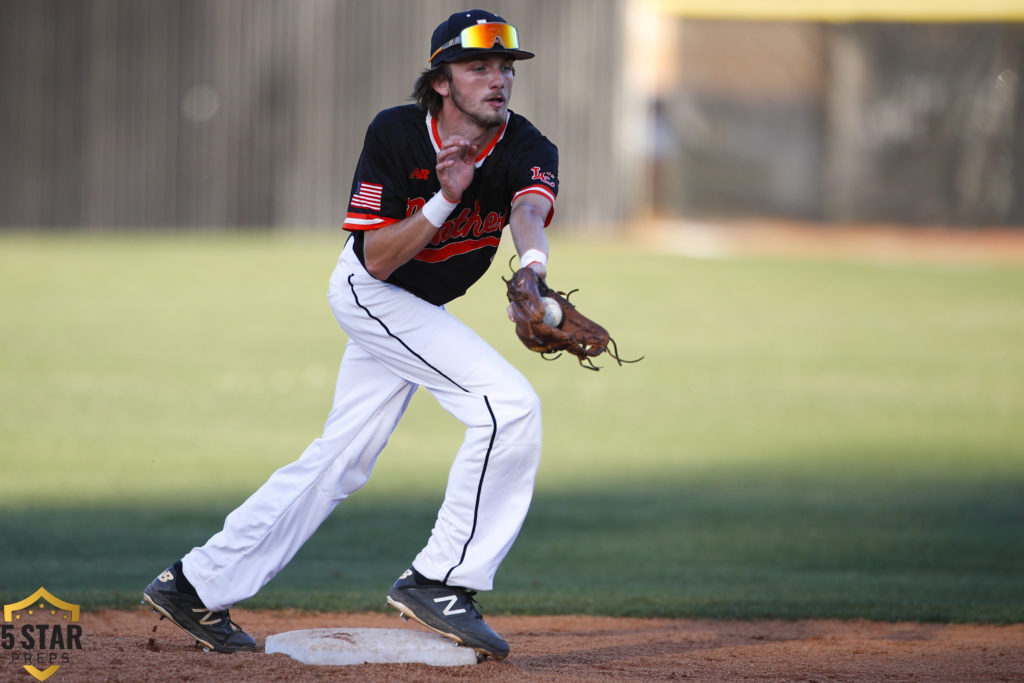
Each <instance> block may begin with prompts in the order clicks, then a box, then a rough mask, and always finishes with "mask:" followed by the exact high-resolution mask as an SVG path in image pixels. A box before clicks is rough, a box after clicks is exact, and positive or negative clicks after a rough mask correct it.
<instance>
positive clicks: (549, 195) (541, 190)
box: [512, 185, 555, 228]
mask: <svg viewBox="0 0 1024 683" xmlns="http://www.w3.org/2000/svg"><path fill="white" fill-rule="evenodd" d="M524 194H539V195H540V196H542V197H544V198H545V199H547V200H548V201H549V202H551V208H550V209H549V210H548V215H547V216H545V217H544V227H545V228H546V227H548V226H549V225H551V219H552V218H554V216H555V193H554V192H552V191H551V190H549V189H548V188H546V187H544V186H543V185H530V186H529V187H524V188H523V189H521V190H519V192H516V193H515V194H514V195H512V202H513V203H515V201H516V200H517V199H519V198H520V197H522V196H523V195H524Z"/></svg>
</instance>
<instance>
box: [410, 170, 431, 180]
mask: <svg viewBox="0 0 1024 683" xmlns="http://www.w3.org/2000/svg"><path fill="white" fill-rule="evenodd" d="M409 177H410V178H412V179H413V180H429V179H430V169H429V168H414V169H412V173H410V174H409Z"/></svg>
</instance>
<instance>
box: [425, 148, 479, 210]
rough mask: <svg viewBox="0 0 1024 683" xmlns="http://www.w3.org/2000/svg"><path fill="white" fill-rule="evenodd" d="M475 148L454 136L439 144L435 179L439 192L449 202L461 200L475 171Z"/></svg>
mask: <svg viewBox="0 0 1024 683" xmlns="http://www.w3.org/2000/svg"><path fill="white" fill-rule="evenodd" d="M477 151H478V150H477V146H476V145H474V144H471V143H470V142H469V140H467V139H466V138H464V137H462V136H459V135H454V136H452V137H450V138H448V139H446V140H444V141H443V142H442V143H441V150H440V151H439V152H438V153H437V166H436V167H435V168H436V169H437V179H438V181H440V183H441V191H442V192H443V193H444V196H445V198H447V199H448V200H449V201H453V202H457V201H459V200H460V199H462V193H463V192H465V190H466V188H467V187H469V184H470V183H471V182H473V174H474V172H475V171H476V155H477Z"/></svg>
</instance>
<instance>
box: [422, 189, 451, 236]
mask: <svg viewBox="0 0 1024 683" xmlns="http://www.w3.org/2000/svg"><path fill="white" fill-rule="evenodd" d="M458 205H459V204H458V202H450V201H448V199H447V198H446V197H445V196H444V192H438V193H437V194H435V195H434V196H433V197H431V198H430V199H429V200H428V201H427V203H426V204H424V205H423V208H422V209H420V213H422V214H423V217H424V218H426V219H427V222H429V223H430V224H431V225H433V226H434V227H435V228H440V227H441V224H442V223H444V221H445V219H447V218H448V216H450V215H451V213H452V211H454V210H455V207H456V206H458Z"/></svg>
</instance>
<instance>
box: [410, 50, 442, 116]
mask: <svg viewBox="0 0 1024 683" xmlns="http://www.w3.org/2000/svg"><path fill="white" fill-rule="evenodd" d="M440 79H444V80H446V81H448V82H451V80H452V67H451V65H450V64H449V63H448V62H445V63H443V64H438V65H437V66H435V67H434V68H433V69H426V70H425V71H424V72H423V73H421V74H420V77H419V78H417V79H416V84H415V85H414V86H413V87H412V94H411V95H409V99H410V100H412V101H413V102H415V103H416V106H417V107H419V108H420V109H422V110H423V111H428V112H430V113H431V114H436V113H437V110H438V109H440V108H441V100H442V98H441V96H440V95H438V94H437V91H436V90H434V83H436V82H437V81H438V80H440Z"/></svg>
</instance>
